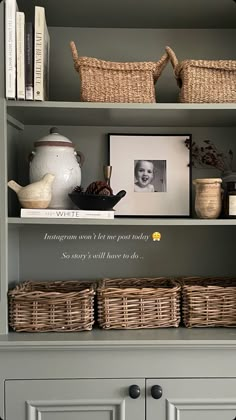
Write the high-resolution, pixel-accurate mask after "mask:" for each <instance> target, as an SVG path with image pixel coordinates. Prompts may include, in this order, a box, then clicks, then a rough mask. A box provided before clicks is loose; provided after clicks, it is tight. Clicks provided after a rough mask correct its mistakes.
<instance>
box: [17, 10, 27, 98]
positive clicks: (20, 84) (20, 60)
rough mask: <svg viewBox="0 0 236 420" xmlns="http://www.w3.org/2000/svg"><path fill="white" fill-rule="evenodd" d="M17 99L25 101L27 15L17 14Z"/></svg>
mask: <svg viewBox="0 0 236 420" xmlns="http://www.w3.org/2000/svg"><path fill="white" fill-rule="evenodd" d="M16 64H17V65H16V69H17V72H16V74H17V79H16V86H17V99H25V14H24V13H23V12H16Z"/></svg>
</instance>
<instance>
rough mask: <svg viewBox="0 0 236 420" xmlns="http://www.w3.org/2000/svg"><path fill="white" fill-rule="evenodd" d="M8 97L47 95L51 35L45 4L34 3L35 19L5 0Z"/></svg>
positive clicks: (45, 96)
mask: <svg viewBox="0 0 236 420" xmlns="http://www.w3.org/2000/svg"><path fill="white" fill-rule="evenodd" d="M5 3H6V5H5V63H6V64H5V65H6V71H5V74H6V98H7V99H19V100H25V99H26V100H35V101H44V100H47V99H48V88H49V54H50V37H49V33H48V28H47V22H46V15H45V8H44V7H40V6H35V16H34V22H28V21H27V19H26V17H25V13H24V12H21V11H19V10H18V6H17V2H16V0H5Z"/></svg>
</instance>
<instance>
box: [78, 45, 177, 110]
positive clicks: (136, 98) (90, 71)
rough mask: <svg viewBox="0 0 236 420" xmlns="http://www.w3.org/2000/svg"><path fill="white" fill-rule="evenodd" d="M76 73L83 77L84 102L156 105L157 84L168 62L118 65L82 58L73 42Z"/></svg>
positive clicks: (81, 92) (165, 60) (161, 60)
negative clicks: (152, 103)
mask: <svg viewBox="0 0 236 420" xmlns="http://www.w3.org/2000/svg"><path fill="white" fill-rule="evenodd" d="M70 47H71V51H72V57H73V60H74V67H75V70H76V71H77V72H78V73H79V75H80V97H81V101H84V102H114V103H115V102H136V103H151V102H156V97H155V83H156V81H157V80H158V78H159V77H160V75H161V73H162V71H163V70H164V68H165V66H166V64H167V63H168V61H169V57H168V55H167V54H164V55H163V56H162V57H161V59H160V60H159V61H158V62H133V63H132V62H131V63H119V62H112V61H104V60H99V59H97V58H92V57H79V56H78V52H77V49H76V46H75V43H74V42H73V41H71V43H70Z"/></svg>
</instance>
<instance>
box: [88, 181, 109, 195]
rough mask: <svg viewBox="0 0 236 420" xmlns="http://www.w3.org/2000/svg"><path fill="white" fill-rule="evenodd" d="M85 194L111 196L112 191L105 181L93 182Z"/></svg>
mask: <svg viewBox="0 0 236 420" xmlns="http://www.w3.org/2000/svg"><path fill="white" fill-rule="evenodd" d="M86 193H88V194H95V195H112V194H113V191H112V189H111V187H110V186H109V185H108V184H107V183H106V182H105V181H94V182H92V183H91V184H90V185H89V186H88V188H87V190H86Z"/></svg>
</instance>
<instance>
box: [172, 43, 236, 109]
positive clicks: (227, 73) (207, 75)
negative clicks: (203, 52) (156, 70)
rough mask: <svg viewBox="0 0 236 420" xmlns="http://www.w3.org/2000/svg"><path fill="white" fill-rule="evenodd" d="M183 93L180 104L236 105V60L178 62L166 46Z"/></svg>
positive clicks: (180, 96)
mask: <svg viewBox="0 0 236 420" xmlns="http://www.w3.org/2000/svg"><path fill="white" fill-rule="evenodd" d="M166 52H167V54H168V55H169V57H170V60H171V63H172V65H173V68H174V73H175V77H176V79H177V83H178V85H179V87H180V88H181V90H180V95H179V100H180V102H188V103H223V102H236V61H233V60H218V61H209V60H185V61H182V62H178V60H177V58H176V55H175V53H174V51H173V50H172V49H171V48H170V47H166Z"/></svg>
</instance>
